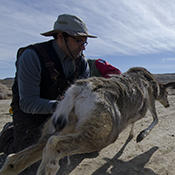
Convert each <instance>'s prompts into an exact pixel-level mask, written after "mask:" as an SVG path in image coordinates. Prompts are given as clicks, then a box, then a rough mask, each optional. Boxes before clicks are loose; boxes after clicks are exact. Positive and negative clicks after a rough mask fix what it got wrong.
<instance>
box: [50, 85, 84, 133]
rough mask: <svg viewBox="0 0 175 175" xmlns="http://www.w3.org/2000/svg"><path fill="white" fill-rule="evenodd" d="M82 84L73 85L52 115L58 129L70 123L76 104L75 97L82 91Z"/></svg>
mask: <svg viewBox="0 0 175 175" xmlns="http://www.w3.org/2000/svg"><path fill="white" fill-rule="evenodd" d="M82 89H83V88H82V87H81V86H76V85H72V86H71V88H69V89H68V91H67V92H66V94H65V98H64V99H63V100H62V101H61V102H60V103H59V105H58V106H57V109H56V111H55V112H54V114H53V116H52V122H53V125H54V127H55V129H56V130H57V131H61V130H62V129H63V128H64V127H65V126H66V125H67V123H68V117H69V114H70V112H71V111H72V109H73V108H74V105H75V98H76V97H77V96H78V95H79V94H80V92H81V91H82Z"/></svg>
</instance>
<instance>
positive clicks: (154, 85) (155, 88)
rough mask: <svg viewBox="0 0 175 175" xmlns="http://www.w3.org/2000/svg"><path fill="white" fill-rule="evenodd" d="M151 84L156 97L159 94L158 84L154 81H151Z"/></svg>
mask: <svg viewBox="0 0 175 175" xmlns="http://www.w3.org/2000/svg"><path fill="white" fill-rule="evenodd" d="M151 84H152V88H153V94H154V97H155V98H156V97H157V96H159V94H160V85H159V83H157V82H156V81H151Z"/></svg>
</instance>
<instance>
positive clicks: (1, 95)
mask: <svg viewBox="0 0 175 175" xmlns="http://www.w3.org/2000/svg"><path fill="white" fill-rule="evenodd" d="M11 95H12V93H11V91H10V90H9V89H8V88H7V86H6V85H4V84H1V83H0V100H2V99H6V98H7V97H9V96H11Z"/></svg>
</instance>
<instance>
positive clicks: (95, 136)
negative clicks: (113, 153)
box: [0, 68, 175, 175]
mask: <svg viewBox="0 0 175 175" xmlns="http://www.w3.org/2000/svg"><path fill="white" fill-rule="evenodd" d="M168 88H175V82H170V83H167V84H160V83H158V82H157V81H156V80H155V78H154V77H153V75H152V74H151V73H150V72H148V71H147V70H146V69H144V68H131V69H130V70H128V71H127V72H125V73H123V74H121V75H118V76H113V77H112V78H110V79H104V78H95V77H94V78H89V79H86V80H78V81H77V82H76V83H75V84H74V85H72V86H71V87H70V88H69V89H68V91H67V92H66V94H65V98H64V99H63V100H62V101H61V102H60V104H59V105H58V106H57V109H56V111H55V113H54V114H53V116H52V118H51V119H50V120H48V122H46V124H45V127H44V129H43V131H42V137H41V139H40V140H39V142H38V143H37V144H35V145H33V146H31V147H29V148H27V149H25V150H23V151H21V152H19V153H16V154H11V155H9V156H8V157H7V160H6V162H5V164H4V166H3V168H2V169H1V171H0V175H7V174H8V175H17V174H18V173H19V172H21V171H22V170H24V169H25V168H27V167H28V166H30V165H32V164H33V163H35V162H36V161H38V160H41V159H42V162H41V164H40V166H39V168H38V172H37V174H38V175H55V174H56V173H57V171H58V169H59V160H60V159H62V158H63V157H65V156H69V155H72V154H79V153H89V152H93V151H99V150H101V149H103V148H105V147H106V146H108V145H109V144H111V143H113V142H115V141H116V139H117V138H118V136H119V134H120V133H121V132H122V131H123V129H124V128H126V127H127V126H128V125H129V124H132V126H133V125H134V123H135V122H136V121H137V120H139V119H141V118H143V117H144V116H145V114H146V112H147V110H148V109H149V110H150V112H151V114H152V117H153V122H152V123H151V125H150V126H149V127H148V128H147V129H145V130H143V131H142V132H141V133H140V134H139V135H138V136H137V142H140V141H141V140H143V139H144V138H145V137H146V136H147V135H148V133H149V132H150V131H151V130H152V129H153V127H154V126H155V125H156V124H157V122H158V118H157V114H156V109H155V100H158V101H159V102H160V103H161V104H162V105H163V106H164V107H168V106H169V103H168V100H167V91H166V90H167V89H168ZM130 136H131V137H132V136H133V127H132V129H131V132H130Z"/></svg>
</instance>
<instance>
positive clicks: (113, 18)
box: [0, 0, 175, 64]
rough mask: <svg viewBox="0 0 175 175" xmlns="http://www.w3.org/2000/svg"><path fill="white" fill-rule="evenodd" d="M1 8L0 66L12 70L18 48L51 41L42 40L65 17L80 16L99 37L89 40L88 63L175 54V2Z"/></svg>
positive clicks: (75, 0) (89, 0)
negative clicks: (114, 57)
mask: <svg viewBox="0 0 175 175" xmlns="http://www.w3.org/2000/svg"><path fill="white" fill-rule="evenodd" d="M0 2H1V6H0V20H1V27H0V38H1V40H0V60H9V61H11V62H12V63H13V64H14V61H12V60H13V59H14V56H15V55H16V50H17V49H18V48H19V47H21V46H26V45H28V44H30V43H35V42H41V41H44V40H48V39H50V38H45V37H42V36H40V35H39V34H40V33H42V32H45V31H48V30H51V29H52V27H53V23H54V21H55V20H56V18H57V16H58V15H59V14H62V13H70V14H74V15H78V16H79V17H81V18H82V19H83V20H84V21H85V23H86V24H87V26H88V29H89V33H91V34H93V35H97V36H98V38H97V39H89V45H88V47H87V50H86V51H85V54H86V55H87V57H104V56H106V55H128V56H130V55H131V56H134V55H136V56H138V55H142V54H156V53H163V52H169V51H171V52H172V51H174V50H175V30H174V29H175V18H174V16H175V11H174V9H175V3H174V0H168V1H165V0H152V1H148V0H117V1H114V0H108V1H105V0H96V1H94V0H84V1H80V0H67V1H65V0H59V1H58V0H52V1H50V0H42V1H36V0H30V1H21V0H6V1H3V0H0ZM163 61H167V60H163ZM169 61H170V60H169Z"/></svg>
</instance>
